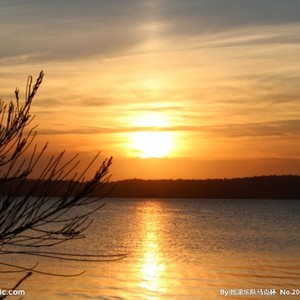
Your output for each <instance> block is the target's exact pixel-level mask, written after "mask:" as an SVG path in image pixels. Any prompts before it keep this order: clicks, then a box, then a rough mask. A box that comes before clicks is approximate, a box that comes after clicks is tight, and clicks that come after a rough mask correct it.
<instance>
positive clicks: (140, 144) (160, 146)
mask: <svg viewBox="0 0 300 300" xmlns="http://www.w3.org/2000/svg"><path fill="white" fill-rule="evenodd" d="M173 144H174V143H173V136H172V133H170V132H160V131H141V132H134V133H132V135H131V149H132V150H133V151H134V152H135V153H137V155H138V156H139V157H141V158H150V157H156V158H161V157H167V156H168V155H169V154H170V153H171V151H172V149H173Z"/></svg>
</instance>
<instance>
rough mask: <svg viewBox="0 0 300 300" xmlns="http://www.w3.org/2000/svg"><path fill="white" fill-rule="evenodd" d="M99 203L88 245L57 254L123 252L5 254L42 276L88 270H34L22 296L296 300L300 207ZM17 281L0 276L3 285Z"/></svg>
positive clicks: (282, 203)
mask: <svg viewBox="0 0 300 300" xmlns="http://www.w3.org/2000/svg"><path fill="white" fill-rule="evenodd" d="M103 202H104V203H106V205H105V206H104V207H103V208H102V209H101V210H100V211H98V212H97V214H95V215H94V223H93V224H92V226H91V227H90V228H89V229H88V231H87V233H86V234H87V237H86V239H84V240H80V241H72V242H71V243H70V244H64V251H73V252H75V253H87V252H88V253H98V254H99V253H102V254H110V253H111V254H118V253H129V254H128V256H127V257H126V258H124V259H122V260H119V261H115V262H103V263H82V262H79V263H78V262H77V263H76V262H66V261H58V260H51V259H43V258H39V259H37V258H32V257H25V256H24V257H11V258H7V259H11V260H13V261H14V262H18V263H21V264H22V265H27V266H30V265H33V264H34V263H35V262H39V267H38V268H39V269H40V270H46V271H49V272H60V273H65V274H69V273H73V274H74V273H76V272H79V271H82V270H85V271H86V272H85V273H84V274H83V275H81V276H79V277H72V278H64V277H63V278H61V277H51V276H45V275H38V274H33V275H32V276H31V278H29V279H28V280H26V281H24V282H23V284H22V285H21V287H20V288H21V289H24V290H25V291H26V293H27V294H26V297H25V298H24V299H34V300H35V299H59V300H63V299H149V300H150V299H151V300H152V299H153V300H154V299H175V300H176V299H205V300H210V299H226V298H227V299H249V298H251V299H300V296H299V295H298V296H297V293H299V289H300V284H299V283H300V262H299V261H300V260H299V258H300V257H299V256H300V230H299V225H300V217H299V215H300V201H297V200H197V199H192V200H191V199H104V200H103ZM53 250H55V249H53ZM21 277H22V275H21V274H17V275H16V274H8V275H6V274H1V278H0V279H1V286H0V287H1V288H3V286H4V287H7V286H8V284H9V282H15V281H16V280H18V279H19V278H21ZM13 278H15V280H14V281H13ZM10 285H11V284H10ZM226 293H227V296H225V294H226ZM238 293H240V295H238ZM268 293H271V294H272V293H273V296H269V297H268V296H267V295H264V294H268ZM280 293H281V295H279V294H280ZM288 293H294V294H295V296H291V295H287V294H288ZM275 294H276V295H275ZM9 299H18V298H17V297H15V298H13V297H12V298H9Z"/></svg>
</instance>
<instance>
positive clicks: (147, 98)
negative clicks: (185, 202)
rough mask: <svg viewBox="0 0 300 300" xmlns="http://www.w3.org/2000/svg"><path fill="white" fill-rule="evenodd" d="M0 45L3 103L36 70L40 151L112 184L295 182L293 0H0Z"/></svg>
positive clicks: (298, 45)
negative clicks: (95, 160) (268, 177)
mask: <svg viewBox="0 0 300 300" xmlns="http://www.w3.org/2000/svg"><path fill="white" fill-rule="evenodd" d="M0 38H1V46H0V78H1V84H0V97H1V98H2V99H12V97H13V95H14V93H13V92H14V89H15V87H16V86H18V87H19V88H20V89H21V91H22V90H23V91H24V88H25V83H26V79H27V75H29V74H32V75H34V76H36V75H37V74H38V73H39V71H40V70H44V72H45V74H46V75H45V79H44V82H43V85H42V87H41V88H40V91H39V94H38V97H37V99H36V102H35V104H34V107H33V111H34V113H35V114H36V122H37V123H38V124H39V139H40V140H41V141H49V142H50V145H52V146H51V147H52V148H51V150H56V149H66V150H68V151H70V152H80V153H82V155H83V156H84V157H88V156H90V155H92V154H95V153H96V152H97V151H98V150H102V151H103V155H106V156H108V155H113V156H114V157H115V163H114V169H113V174H114V176H115V177H114V178H116V179H120V178H128V177H130V178H131V177H144V178H154V177H156V178H165V177H168V178H178V177H182V178H189V177H196V178H200V177H233V176H249V175H261V174H274V173H277V174H285V173H293V174H294V173H297V174H300V84H299V82H300V55H299V53H300V1H298V0H263V1H262V0H259V1H258V0H206V1H201V0H185V1H182V0H181V1H179V0H144V1H143V0H139V1H137V0H136V1H134V0H115V1H105V0H87V1H82V0H81V1H79V0H72V1H71V0H60V1H58V0H52V1H46V0H35V1H29V0H2V1H1V2H0ZM149 157H158V158H159V159H150V158H149ZM163 157H168V159H164V158H163ZM135 158H139V159H135ZM145 158H146V159H145Z"/></svg>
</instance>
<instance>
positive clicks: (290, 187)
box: [0, 175, 300, 199]
mask: <svg viewBox="0 0 300 300" xmlns="http://www.w3.org/2000/svg"><path fill="white" fill-rule="evenodd" d="M45 184H47V185H52V186H53V187H55V188H49V196H59V195H62V194H63V192H64V191H65V190H66V189H67V188H68V187H69V182H66V181H64V182H59V183H57V182H56V183H55V184H54V183H53V182H52V184H50V183H49V182H47V183H43V182H38V184H37V181H35V180H26V181H25V182H23V183H22V184H20V182H19V183H18V182H11V183H10V184H9V186H3V184H2V185H1V183H0V194H2V195H4V194H7V193H10V194H14V195H19V196H21V195H24V194H28V193H31V195H32V196H36V195H38V193H39V190H40V189H41V188H42V187H44V185H45ZM75 186H76V187H79V188H80V186H82V187H83V184H82V183H75V185H74V183H73V185H72V188H74V187H75ZM37 187H39V188H37ZM99 187H101V188H99V189H98V190H97V191H96V192H94V193H93V194H92V195H90V196H100V197H102V196H105V197H113V198H123V197H124V198H199V199H300V176H292V175H291V176H259V177H249V178H234V179H205V180H183V179H178V180H142V179H130V180H122V181H117V182H110V183H108V184H106V185H104V186H99Z"/></svg>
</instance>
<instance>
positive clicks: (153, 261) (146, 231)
mask: <svg viewBox="0 0 300 300" xmlns="http://www.w3.org/2000/svg"><path fill="white" fill-rule="evenodd" d="M157 205H159V204H153V202H152V203H151V206H150V207H147V210H146V211H145V213H144V215H143V221H142V223H141V230H142V235H143V236H144V242H143V249H142V251H143V257H142V262H141V267H140V276H141V282H140V287H141V288H143V289H145V290H147V291H148V292H149V293H153V294H155V295H157V294H159V293H163V292H164V291H165V285H164V283H163V277H164V273H165V271H166V265H165V263H164V259H163V256H162V253H161V249H160V248H161V243H162V239H161V237H160V222H159V220H158V219H157V218H158V216H157V214H156V213H155V210H156V208H157V207H156V206H157ZM148 299H155V298H153V297H150V298H148Z"/></svg>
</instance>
